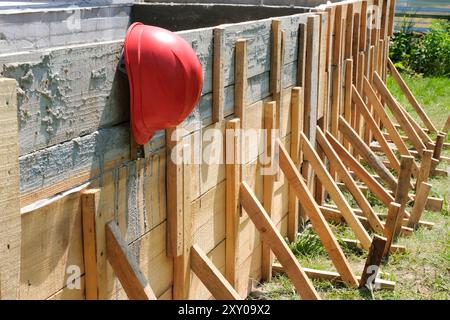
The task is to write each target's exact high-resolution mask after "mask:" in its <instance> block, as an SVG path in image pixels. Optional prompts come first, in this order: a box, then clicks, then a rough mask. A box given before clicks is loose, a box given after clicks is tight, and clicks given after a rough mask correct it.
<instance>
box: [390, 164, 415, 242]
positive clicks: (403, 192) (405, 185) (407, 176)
mask: <svg viewBox="0 0 450 320" xmlns="http://www.w3.org/2000/svg"><path fill="white" fill-rule="evenodd" d="M413 161H414V158H413V157H412V156H401V159H400V172H399V175H398V185H397V190H396V191H395V202H397V203H398V204H400V206H401V207H400V217H399V221H398V222H397V226H396V228H395V232H394V237H396V236H398V234H399V233H400V228H401V225H402V224H401V221H402V219H403V216H404V215H405V209H406V204H407V202H408V200H409V197H408V190H409V185H410V181H411V167H412V163H413Z"/></svg>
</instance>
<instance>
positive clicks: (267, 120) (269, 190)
mask: <svg viewBox="0 0 450 320" xmlns="http://www.w3.org/2000/svg"><path fill="white" fill-rule="evenodd" d="M276 118H277V116H276V102H275V101H270V102H267V103H265V104H264V129H265V134H266V152H265V158H266V161H265V166H264V170H265V172H264V175H263V204H264V210H266V212H267V214H268V215H269V217H271V215H272V210H273V193H274V183H275V172H272V171H275V170H274V167H275V166H276V164H275V163H274V161H273V160H274V157H275V148H276V143H275V139H276V136H275V129H276ZM272 264H273V257H272V253H271V251H270V245H269V244H268V243H266V242H264V241H263V243H262V255H261V277H262V280H263V281H267V280H269V279H270V278H272Z"/></svg>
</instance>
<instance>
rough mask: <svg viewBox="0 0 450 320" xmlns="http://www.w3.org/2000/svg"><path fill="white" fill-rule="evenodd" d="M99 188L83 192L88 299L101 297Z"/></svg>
mask: <svg viewBox="0 0 450 320" xmlns="http://www.w3.org/2000/svg"><path fill="white" fill-rule="evenodd" d="M99 196H100V190H99V189H89V190H85V191H83V192H82V193H81V213H82V219H83V260H84V273H85V276H84V279H85V288H86V300H98V298H99V280H98V276H99V271H100V270H99V269H98V263H97V256H98V255H99V252H97V234H96V231H97V229H96V221H97V219H99V218H100V217H99V216H98V206H99V201H100V199H99Z"/></svg>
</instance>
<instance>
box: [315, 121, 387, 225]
mask: <svg viewBox="0 0 450 320" xmlns="http://www.w3.org/2000/svg"><path fill="white" fill-rule="evenodd" d="M317 143H318V144H319V146H320V147H321V149H322V150H323V152H324V153H325V155H326V156H327V158H328V160H329V161H330V165H332V166H333V168H334V169H335V170H336V172H337V174H338V175H339V178H340V179H341V180H342V181H343V182H344V184H345V186H346V187H347V189H348V190H349V192H350V193H351V194H352V196H353V198H354V199H355V201H356V203H357V204H358V205H359V207H360V208H361V210H362V212H363V215H364V216H365V217H367V219H368V221H369V223H370V226H371V228H372V229H373V230H374V231H376V232H383V230H384V228H383V226H382V224H381V221H380V219H379V218H378V216H377V215H376V214H375V211H374V210H373V209H372V207H371V205H370V203H369V201H368V200H367V199H366V197H365V196H364V194H363V193H362V192H361V190H360V189H359V188H358V186H357V185H356V182H355V180H353V178H352V176H351V175H350V174H349V173H348V171H347V168H346V167H345V166H344V164H343V163H342V161H341V159H340V158H339V156H338V154H337V153H336V151H335V150H334V149H333V147H332V146H331V144H330V143H329V142H328V141H327V139H326V138H325V135H324V134H323V132H322V131H321V130H320V129H317Z"/></svg>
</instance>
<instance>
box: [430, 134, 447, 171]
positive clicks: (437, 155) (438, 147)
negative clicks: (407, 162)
mask: <svg viewBox="0 0 450 320" xmlns="http://www.w3.org/2000/svg"><path fill="white" fill-rule="evenodd" d="M444 140H445V134H444V133H442V132H439V133H438V135H437V137H436V144H435V147H434V150H433V158H434V159H436V160H437V162H435V163H432V164H431V172H434V170H435V169H436V166H437V165H438V163H439V161H440V160H441V153H442V147H443V146H444Z"/></svg>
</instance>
